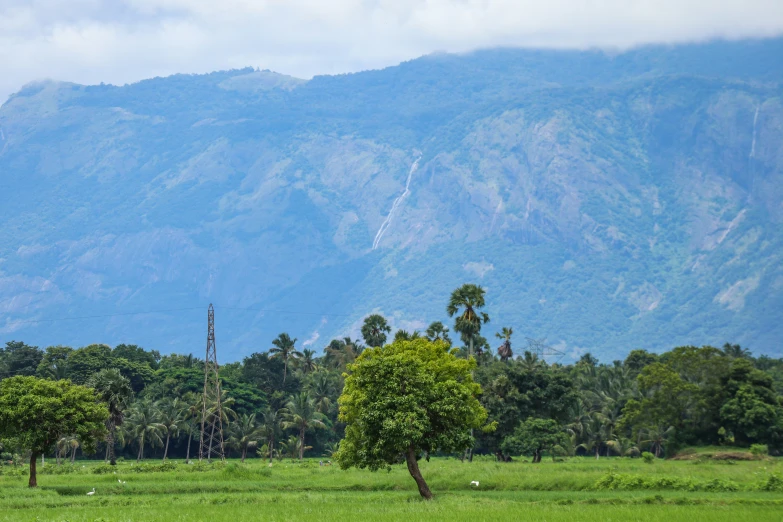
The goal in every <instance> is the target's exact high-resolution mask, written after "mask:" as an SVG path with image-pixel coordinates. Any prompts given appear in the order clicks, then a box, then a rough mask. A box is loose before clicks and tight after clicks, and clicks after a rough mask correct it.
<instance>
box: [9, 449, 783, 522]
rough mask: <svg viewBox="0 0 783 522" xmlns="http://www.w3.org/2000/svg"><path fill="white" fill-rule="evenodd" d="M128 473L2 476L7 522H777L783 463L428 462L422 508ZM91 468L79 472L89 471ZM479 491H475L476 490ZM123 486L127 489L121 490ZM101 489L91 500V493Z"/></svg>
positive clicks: (224, 474)
mask: <svg viewBox="0 0 783 522" xmlns="http://www.w3.org/2000/svg"><path fill="white" fill-rule="evenodd" d="M159 463H160V462H159V461H158V462H153V461H150V462H148V463H147V464H146V465H143V466H142V469H145V471H144V472H138V469H139V466H138V465H132V464H131V463H128V462H123V463H120V465H118V466H117V471H116V474H115V473H113V472H111V471H109V473H106V474H96V473H95V471H99V470H101V469H106V468H105V466H103V465H102V463H93V462H89V463H84V462H79V463H77V465H76V466H75V470H74V472H73V473H68V474H58V475H55V474H41V475H39V477H38V484H39V486H40V487H39V488H38V489H35V490H31V489H29V488H27V487H26V484H27V480H26V477H24V476H9V475H8V473H7V471H8V468H6V469H5V471H6V474H4V475H2V476H0V521H5V520H30V521H33V520H58V521H69V522H75V521H98V520H106V521H127V520H167V521H170V520H204V521H209V522H219V521H224V520H225V521H231V522H238V521H241V520H337V519H342V520H345V519H348V520H356V519H360V520H363V521H373V520H399V519H410V520H474V521H475V520H510V519H522V520H547V521H558V520H569V521H573V520H580V521H581V520H601V521H605V520H618V521H619V520H623V521H625V520H661V521H666V522H672V521H676V520H687V521H689V522H693V521H698V520H705V521H706V520H710V521H721V520H727V521H728V520H732V521H737V520H749V521H750V520H753V521H761V520H776V521H778V520H781V519H783V478H782V477H781V476H782V475H783V464H781V463H779V462H777V461H776V460H764V461H752V462H736V463H725V462H717V461H705V462H702V461H656V462H655V463H653V464H645V463H644V462H642V461H641V459H634V460H630V459H607V458H602V459H601V460H599V461H595V459H592V458H572V459H569V460H568V461H566V462H557V463H553V462H551V461H549V462H546V461H545V462H543V463H541V464H535V465H534V464H530V463H526V462H513V463H508V464H501V463H497V462H494V461H493V460H490V459H483V458H480V459H477V460H476V461H474V462H473V463H462V462H460V461H459V460H455V459H442V458H439V459H433V460H432V461H431V462H422V463H421V467H422V472H423V474H424V476H425V478H426V479H427V481H428V483H429V484H430V487H431V488H432V490H433V493H434V494H435V500H434V501H433V502H423V501H421V500H420V499H419V496H418V493H417V492H416V487H415V484H414V482H413V480H412V479H411V478H410V476H409V475H408V473H407V469H405V468H404V466H396V467H394V468H393V469H392V470H391V471H390V472H387V471H380V472H376V473H371V472H368V471H357V470H350V471H341V470H340V469H338V468H336V467H334V466H331V467H328V466H326V467H320V466H319V465H318V461H317V460H308V461H305V462H304V463H303V464H299V463H295V462H291V461H283V462H275V463H274V464H273V466H272V467H271V468H270V467H268V465H267V463H266V462H261V461H260V460H259V459H253V460H252V461H248V462H247V463H246V464H244V465H242V464H239V463H238V462H235V461H231V462H229V463H228V464H226V465H224V466H220V465H218V466H211V467H209V468H208V469H206V470H204V469H200V470H199V466H187V465H185V464H184V463H182V462H178V463H177V464H176V469H175V470H173V471H164V472H152V471H149V470H146V468H145V466H149V465H157V464H159ZM82 466H84V467H82ZM472 480H478V481H479V482H480V486H479V487H478V488H475V487H471V486H470V482H471V481H472ZM120 481H124V482H125V483H124V484H122V483H120ZM92 488H95V494H94V495H93V496H87V494H86V493H87V492H88V491H91V490H92Z"/></svg>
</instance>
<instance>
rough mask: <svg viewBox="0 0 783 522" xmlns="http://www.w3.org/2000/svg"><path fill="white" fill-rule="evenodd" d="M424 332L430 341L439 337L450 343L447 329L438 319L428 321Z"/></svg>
mask: <svg viewBox="0 0 783 522" xmlns="http://www.w3.org/2000/svg"><path fill="white" fill-rule="evenodd" d="M425 333H426V334H427V339H429V340H430V341H433V342H435V341H437V340H439V339H440V340H442V341H446V342H447V343H448V344H451V339H450V338H449V329H448V328H446V327H445V326H443V323H441V322H440V321H435V322H433V323H430V325H429V326H428V327H427V331H426V332H425Z"/></svg>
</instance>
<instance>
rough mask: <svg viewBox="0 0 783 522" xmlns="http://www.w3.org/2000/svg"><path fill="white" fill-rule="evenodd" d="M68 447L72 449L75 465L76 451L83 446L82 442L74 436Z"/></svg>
mask: <svg viewBox="0 0 783 522" xmlns="http://www.w3.org/2000/svg"><path fill="white" fill-rule="evenodd" d="M68 445H69V446H70V447H71V464H73V463H74V461H75V460H76V450H77V449H79V446H81V442H80V441H79V439H78V437H75V436H74V437H70V438H69V439H68Z"/></svg>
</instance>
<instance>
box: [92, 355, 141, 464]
mask: <svg viewBox="0 0 783 522" xmlns="http://www.w3.org/2000/svg"><path fill="white" fill-rule="evenodd" d="M88 385H89V386H91V387H92V388H94V389H95V391H96V392H97V393H98V398H99V399H100V400H101V401H102V402H104V403H106V406H108V408H109V419H108V420H107V422H106V424H107V426H106V427H107V428H108V433H107V435H106V449H107V452H108V459H109V463H110V464H111V465H112V466H116V465H117V459H116V457H115V454H114V439H115V436H116V433H117V426H122V422H123V420H124V419H125V410H126V409H127V408H128V406H129V405H130V402H131V400H132V399H133V388H131V383H130V380H129V379H128V378H127V377H125V376H123V375H122V374H121V373H120V371H119V370H117V369H115V368H109V369H106V370H101V371H99V372H98V373H96V374H95V376H94V377H93V378H92V379H90V381H89V382H88Z"/></svg>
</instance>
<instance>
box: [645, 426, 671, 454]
mask: <svg viewBox="0 0 783 522" xmlns="http://www.w3.org/2000/svg"><path fill="white" fill-rule="evenodd" d="M643 433H644V437H646V438H645V440H642V441H641V443H642V444H649V445H650V451H651V452H652V453H653V454H655V456H656V457H660V456H661V452H663V449H664V447H665V446H666V444H667V443H668V442H669V440H670V439H671V436H672V435H674V426H669V427H668V428H664V427H662V426H653V427H652V428H647V429H645V430H644V431H643Z"/></svg>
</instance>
